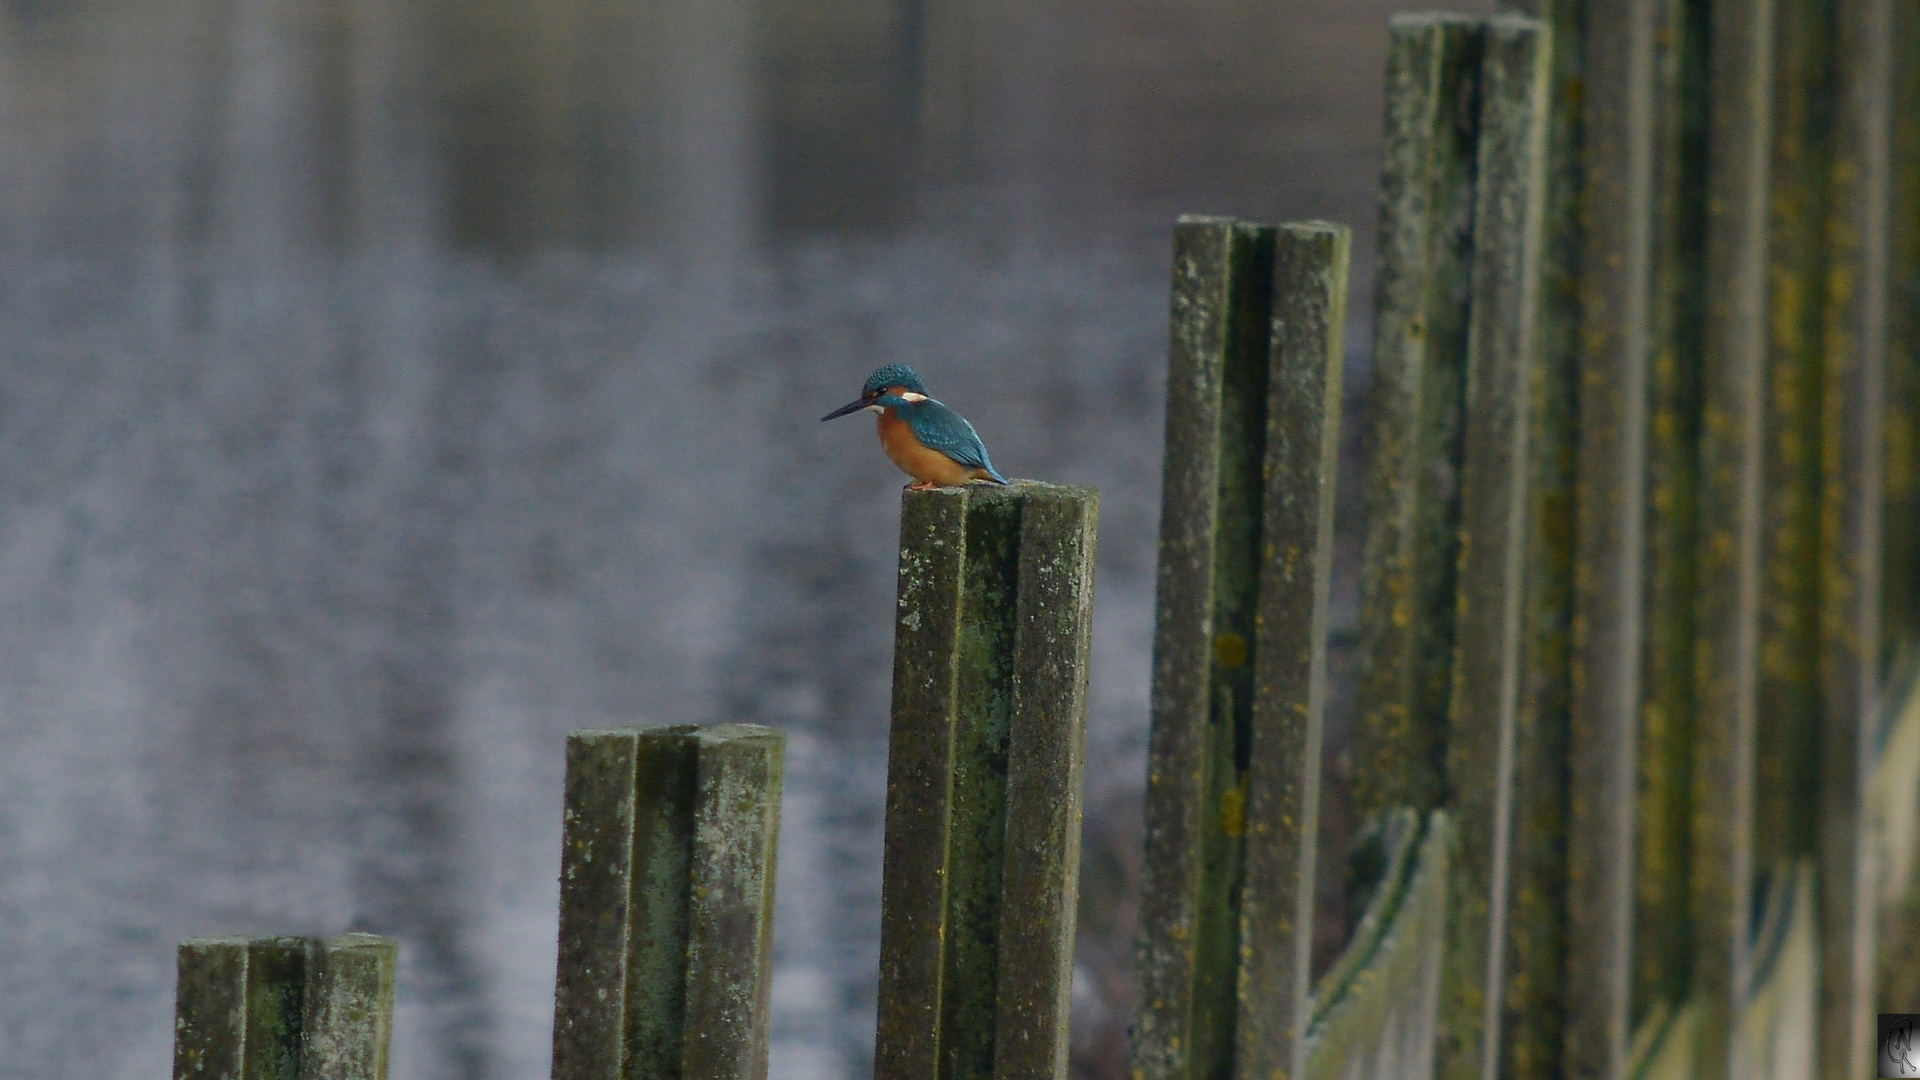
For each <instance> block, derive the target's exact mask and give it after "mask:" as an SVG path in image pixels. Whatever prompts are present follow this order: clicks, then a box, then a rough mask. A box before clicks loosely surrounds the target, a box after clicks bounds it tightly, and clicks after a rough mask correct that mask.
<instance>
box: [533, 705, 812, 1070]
mask: <svg viewBox="0 0 1920 1080" xmlns="http://www.w3.org/2000/svg"><path fill="white" fill-rule="evenodd" d="M785 742H786V740H785V736H784V735H782V734H781V733H780V732H777V731H774V730H772V729H769V728H763V727H758V726H755V725H748V724H729V725H720V726H717V727H711V728H697V727H693V726H690V725H671V726H664V727H652V728H635V729H624V730H612V731H581V732H575V733H574V734H573V735H571V736H569V737H568V739H567V789H566V812H565V821H564V826H563V840H562V844H563V846H562V854H561V870H560V959H559V975H558V979H557V984H556V989H555V993H554V1034H553V1075H554V1077H555V1078H556V1080H634V1078H638V1077H648V1078H650V1080H652V1078H673V1077H702V1078H706V1077H715V1078H725V1080H761V1078H764V1077H765V1076H766V1072H767V996H768V993H769V991H770V989H771V963H772V955H773V954H772V935H773V887H774V863H775V848H776V845H777V842H778V837H779V808H780V792H781V779H782V765H783V761H784V749H785Z"/></svg>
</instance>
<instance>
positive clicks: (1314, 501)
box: [1216, 222, 1352, 1077]
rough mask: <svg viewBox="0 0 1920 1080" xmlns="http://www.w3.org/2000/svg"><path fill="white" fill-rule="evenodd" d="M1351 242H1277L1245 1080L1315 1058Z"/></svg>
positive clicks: (1313, 238) (1242, 1033)
mask: <svg viewBox="0 0 1920 1080" xmlns="http://www.w3.org/2000/svg"><path fill="white" fill-rule="evenodd" d="M1351 244H1352V237H1351V234H1350V233H1349V232H1348V231H1347V230H1346V229H1345V228H1344V227H1342V226H1339V225H1330V224H1327V223H1324V222H1307V223H1300V224H1284V225H1281V226H1280V227H1279V230H1278V233H1277V235H1276V237H1275V243H1274V272H1273V301H1272V303H1273V317H1272V326H1273V336H1272V341H1271V346H1270V349H1269V368H1268V373H1267V402H1266V410H1265V411H1266V414H1267V430H1266V438H1265V444H1266V446H1265V464H1264V467H1263V473H1264V477H1265V485H1264V491H1263V492H1262V498H1261V509H1260V513H1261V525H1260V547H1259V562H1260V569H1259V580H1258V589H1259V593H1258V600H1257V604H1256V608H1255V616H1254V642H1253V660H1254V671H1253V718H1252V719H1253V724H1252V732H1251V739H1250V740H1249V745H1248V754H1247V764H1246V778H1245V780H1244V781H1243V782H1244V784H1245V785H1246V791H1247V802H1246V823H1245V829H1244V837H1245V839H1244V843H1245V848H1246V854H1245V857H1244V860H1243V865H1244V867H1245V877H1244V879H1243V880H1242V882H1241V885H1240V964H1239V972H1238V988H1237V991H1236V993H1237V997H1238V1003H1237V1023H1236V1027H1235V1031H1234V1043H1235V1053H1234V1067H1235V1075H1237V1076H1242V1077H1300V1076H1302V1075H1303V1069H1304V1066H1305V1062H1306V1039H1305V1035H1306V1028H1307V1022H1308V1020H1309V1019H1310V1016H1309V1013H1310V1002H1311V998H1310V987H1311V983H1310V978H1309V976H1310V973H1311V969H1312V959H1313V904H1314V901H1313V895H1314V864H1315V858H1316V853H1317V850H1318V845H1317V840H1318V837H1319V827H1320V742H1321V724H1322V721H1323V718H1324V714H1325V712H1326V700H1327V621H1328V604H1329V592H1330V589H1331V586H1332V580H1333V498H1334V481H1335V478H1336V476H1337V475H1338V473H1339V467H1340V458H1339V453H1340V435H1339V433H1340V394H1341V367H1342V365H1343V363H1344V361H1345V347H1344V342H1345V340H1346V325H1347V318H1346V316H1347V269H1348V265H1349V261H1350V251H1351ZM1216 659H1217V658H1216Z"/></svg>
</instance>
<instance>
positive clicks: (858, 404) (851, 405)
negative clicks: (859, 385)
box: [820, 398, 871, 424]
mask: <svg viewBox="0 0 1920 1080" xmlns="http://www.w3.org/2000/svg"><path fill="white" fill-rule="evenodd" d="M869 404H871V402H869V401H868V400H867V399H866V398H861V399H860V400H858V401H849V402H847V403H846V404H845V405H842V406H840V407H839V408H837V409H835V410H833V411H832V412H830V413H828V414H827V415H825V416H823V417H821V418H820V422H821V423H823V424H824V423H826V422H827V421H829V420H831V419H833V418H834V417H836V416H845V415H847V414H848V413H850V412H859V411H860V410H861V409H864V408H866V407H867V406H868V405H869Z"/></svg>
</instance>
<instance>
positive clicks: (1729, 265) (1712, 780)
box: [1673, 0, 1774, 1080]
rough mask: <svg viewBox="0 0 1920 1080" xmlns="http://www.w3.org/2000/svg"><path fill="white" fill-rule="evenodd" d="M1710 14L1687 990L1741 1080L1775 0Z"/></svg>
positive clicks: (1711, 1052) (1729, 0)
mask: <svg viewBox="0 0 1920 1080" xmlns="http://www.w3.org/2000/svg"><path fill="white" fill-rule="evenodd" d="M1711 12H1712V19H1713V25H1712V33H1713V35H1714V38H1715V40H1716V41H1717V42H1719V43H1720V45H1719V47H1718V48H1717V49H1716V50H1715V51H1714V53H1713V67H1712V71H1711V111H1710V116H1711V123H1712V125H1713V130H1714V132H1715V137H1714V139H1713V141H1712V142H1711V144H1710V145H1709V153H1710V155H1711V156H1710V158H1709V160H1708V163H1707V168H1708V173H1707V184H1708V195H1707V201H1706V208H1705V209H1706V230H1707V231H1706V260H1707V261H1706V267H1705V280H1704V288H1705V292H1706V300H1705V305H1706V312H1705V315H1706V317H1705V322H1704V327H1703V329H1704V336H1703V345H1704V355H1703V359H1702V371H1701V425H1700V451H1699V455H1700V456H1699V461H1700V477H1699V493H1700V498H1699V511H1698V513H1699V518H1698V529H1699V548H1698V560H1697V563H1696V573H1697V578H1696V581H1697V588H1698V601H1697V603H1698V607H1697V609H1696V610H1697V618H1698V622H1697V624H1696V633H1697V635H1698V646H1697V650H1698V651H1697V657H1698V659H1697V663H1696V668H1695V671H1696V677H1697V680H1698V681H1697V683H1696V688H1695V707H1696V712H1695V717H1694V738H1693V754H1694V761H1693V787H1692V804H1691V807H1690V818H1691V831H1690V839H1691V849H1690V851H1689V852H1688V854H1689V859H1690V865H1689V870H1690V873H1689V877H1688V881H1687V885H1688V889H1689V908H1688V914H1689V918H1690V922H1691V926H1690V928H1689V929H1690V934H1689V938H1690V943H1691V946H1692V971H1691V973H1690V975H1691V978H1690V980H1689V982H1690V984H1691V985H1690V989H1691V991H1692V994H1693V997H1694V1000H1695V1001H1696V1002H1697V1006H1696V1008H1697V1009H1698V1010H1699V1012H1698V1019H1697V1021H1696V1023H1697V1024H1698V1025H1699V1026H1698V1029H1697V1030H1698V1035H1697V1042H1696V1050H1695V1053H1696V1055H1697V1056H1696V1058H1695V1064H1694V1067H1695V1069H1696V1071H1697V1075H1699V1076H1702V1077H1713V1078H1716V1080H1719V1078H1724V1080H1738V1078H1741V1077H1745V1076H1751V1075H1753V1073H1752V1068H1751V1064H1752V1063H1750V1062H1743V1061H1742V1060H1741V1059H1740V1056H1739V1055H1738V1054H1737V1053H1735V1052H1734V1048H1735V1046H1736V1045H1737V1043H1736V1024H1737V1021H1738V1020H1739V1018H1740V1016H1741V1012H1742V1010H1743V1007H1744V1005H1745V1002H1746V996H1747V987H1748V986H1750V985H1751V983H1752V981H1753V971H1752V956H1751V951H1750V933H1749V929H1748V925H1747V923H1748V918H1749V916H1748V912H1749V910H1750V909H1751V907H1752V896H1751V892H1752V882H1753V868H1754V859H1753V814H1754V784H1755V779H1756V777H1755V773H1754V753H1755V741H1754V740H1755V733H1756V730H1757V728H1756V717H1757V712H1756V710H1757V707H1758V696H1757V695H1758V689H1759V663H1760V657H1759V641H1760V636H1759V635H1760V565H1761V545H1762V535H1761V523H1762V520H1763V519H1762V508H1763V501H1762V499H1763V496H1762V493H1763V487H1762V478H1763V476H1764V473H1765V467H1766V457H1765V451H1766V444H1765V439H1766V430H1765V425H1766V398H1765V388H1766V383H1767V370H1766V360H1767V356H1766V350H1767V323H1766V317H1767V311H1766V298H1767V280H1766V274H1767V255H1768V235H1769V230H1768V215H1769V205H1768V202H1769V195H1770V190H1771V168H1770V166H1771V161H1772V152H1773V107H1772V102H1773V94H1772V91H1773V50H1774V9H1773V0H1716V2H1715V3H1713V4H1712V5H1711ZM1673 1004H1675V1005H1676V1006H1677V1004H1678V1003H1677V1002H1675V1003H1673Z"/></svg>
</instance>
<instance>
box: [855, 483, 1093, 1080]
mask: <svg viewBox="0 0 1920 1080" xmlns="http://www.w3.org/2000/svg"><path fill="white" fill-rule="evenodd" d="M1094 506H1095V495H1094V493H1093V492H1092V490H1091V489H1087V488H1073V487H1066V486H1062V485H1053V484H1040V483H1034V482H1032V481H1019V482H1016V483H1015V484H1012V485H1009V486H1007V487H998V486H987V485H974V486H971V487H967V488H941V489H935V490H932V491H909V492H907V493H906V494H905V495H904V496H903V499H902V508H901V519H900V522H901V523H900V534H901V543H900V585H899V597H900V600H899V611H898V620H897V625H896V632H895V633H896V636H895V644H894V705H893V727H892V735H891V742H890V744H889V751H888V754H889V756H888V763H887V826H886V852H885V855H884V858H883V863H882V875H883V880H882V887H881V888H882V896H881V906H882V910H881V938H880V1009H879V1029H878V1032H877V1034H876V1045H875V1052H874V1073H875V1076H876V1077H879V1078H881V1080H907V1078H916V1080H917V1078H925V1080H935V1078H938V1080H964V1078H973V1077H981V1078H984V1077H988V1076H994V1075H997V1074H998V1073H997V1071H996V1070H999V1069H1003V1068H1004V1069H1009V1070H1013V1071H1011V1072H1009V1073H1008V1074H1007V1075H1019V1076H1055V1075H1059V1076H1063V1075H1064V1068H1065V1055H1064V1046H1065V1043H1064V1038H1065V1023H1064V1020H1065V1017H1064V1011H1063V1010H1064V1003H1065V1001H1066V997H1065V995H1067V994H1068V993H1069V992H1070V990H1071V972H1072V969H1071V960H1070V957H1071V945H1070V941H1071V936H1072V927H1073V921H1072V913H1073V910H1074V904H1075V902H1076V899H1077V897H1076V895H1075V892H1074V889H1075V887H1076V885H1077V881H1078V879H1077V866H1076V865H1074V852H1076V851H1077V844H1078V839H1079V836H1078V829H1079V807H1080V798H1081V789H1082V772H1083V770H1082V767H1081V755H1082V753H1083V750H1082V744H1083V740H1084V731H1083V727H1084V723H1085V717H1084V701H1085V693H1086V691H1085V686H1086V678H1087V673H1086V663H1085V658H1086V656H1087V653H1088V649H1089V647H1090V646H1089V644H1088V642H1087V640H1086V638H1085V628H1086V627H1087V626H1088V625H1090V624H1089V623H1088V621H1087V620H1088V618H1089V617H1090V614H1089V609H1088V608H1087V606H1086V605H1088V604H1090V602H1091V600H1090V593H1089V592H1088V590H1089V589H1090V588H1091V581H1092V563H1091V559H1092V554H1093V545H1092V527H1093V519H1094ZM1029 514H1031V515H1032V520H1031V522H1029V521H1028V515H1029ZM1029 541H1031V543H1032V547H1031V548H1029V547H1028V546H1027V545H1028V543H1029ZM1029 594H1031V595H1029ZM1036 605H1038V606H1036ZM1063 620H1064V621H1063ZM1023 650H1024V651H1023ZM1023 695H1024V696H1023ZM1016 742H1017V744H1018V746H1020V747H1021V748H1023V750H1031V752H1032V756H1031V759H1030V760H1026V761H1023V762H1021V764H1020V766H1019V768H1018V769H1014V768H1012V767H1011V766H1010V762H1009V756H1010V753H1011V752H1012V751H1013V749H1014V747H1015V745H1016ZM1015 815H1019V817H1018V818H1017V819H1016V818H1015ZM1016 840H1017V841H1018V842H1020V843H1021V844H1023V845H1025V850H1022V851H1020V852H1018V853H1014V852H1011V851H1010V850H1009V847H1010V845H1011V844H1013V843H1015V842H1016ZM1009 890H1012V892H1011V895H1013V896H1016V897H1018V898H1019V902H1020V903H1022V904H1031V905H1033V907H1032V908H1031V909H1027V908H1019V909H1016V908H1013V907H1009V906H1008V904H1009V901H1008V896H1009V895H1010V894H1009ZM1003 913H1004V915H1005V917H1003ZM1020 920H1032V924H1031V925H1024V926H1020V927H1018V928H1017V929H1012V930H1011V932H1012V933H1014V934H1015V935H1016V936H1019V940H1021V941H1022V942H1023V943H1024V944H1025V945H1027V946H1031V951H1023V952H1022V953H1021V954H1020V955H1017V956H1015V955H1013V954H1012V953H1011V952H1010V951H1009V949H1008V945H1007V935H1008V933H1009V932H1010V928H1011V927H1012V923H1013V922H1015V921H1020ZM1021 935H1024V936H1021ZM1003 1041H1004V1045H1002V1043H1003ZM1056 1062H1057V1064H1056ZM1030 1069H1031V1070H1037V1071H1027V1070H1030Z"/></svg>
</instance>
